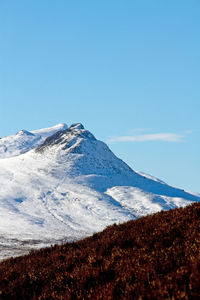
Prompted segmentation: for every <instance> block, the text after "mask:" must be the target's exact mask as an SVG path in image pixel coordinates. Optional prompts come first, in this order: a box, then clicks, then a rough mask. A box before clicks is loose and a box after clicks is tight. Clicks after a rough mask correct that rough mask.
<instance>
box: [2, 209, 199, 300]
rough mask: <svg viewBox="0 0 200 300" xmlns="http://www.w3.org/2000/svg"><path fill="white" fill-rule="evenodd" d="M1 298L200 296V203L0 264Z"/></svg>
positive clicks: (153, 297) (160, 213)
mask: <svg viewBox="0 0 200 300" xmlns="http://www.w3.org/2000/svg"><path fill="white" fill-rule="evenodd" d="M0 274H1V280H0V297H1V299H200V281H199V278H200V204H199V203H196V204H193V205H191V206H188V207H186V208H179V209H174V210H170V211H166V212H159V213H156V214H155V215H151V216H146V217H143V218H140V219H138V220H136V221H129V222H127V223H124V224H122V225H113V226H109V227H108V228H107V229H106V230H104V231H103V232H101V233H97V234H94V235H93V236H92V237H89V238H86V239H84V240H82V241H79V242H75V243H71V244H70V243H68V244H65V245H60V246H58V245H57V246H54V247H51V248H46V249H41V250H39V251H36V252H31V254H30V255H28V256H24V257H19V258H15V259H9V260H7V261H3V262H2V263H1V264H0Z"/></svg>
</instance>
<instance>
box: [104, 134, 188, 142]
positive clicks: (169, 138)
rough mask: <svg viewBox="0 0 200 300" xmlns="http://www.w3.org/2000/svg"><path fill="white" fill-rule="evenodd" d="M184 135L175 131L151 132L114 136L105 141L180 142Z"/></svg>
mask: <svg viewBox="0 0 200 300" xmlns="http://www.w3.org/2000/svg"><path fill="white" fill-rule="evenodd" d="M183 138H184V136H183V135H181V134H177V133H151V134H137V135H127V136H116V137H113V138H110V139H109V140H108V141H107V142H108V143H114V142H146V141H164V142H182V141H183Z"/></svg>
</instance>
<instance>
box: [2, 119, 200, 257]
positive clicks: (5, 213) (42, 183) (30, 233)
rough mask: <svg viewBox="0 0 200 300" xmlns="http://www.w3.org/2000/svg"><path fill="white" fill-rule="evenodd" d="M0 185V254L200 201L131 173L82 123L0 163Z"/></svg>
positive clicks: (78, 236) (58, 132)
mask: <svg viewBox="0 0 200 300" xmlns="http://www.w3.org/2000/svg"><path fill="white" fill-rule="evenodd" d="M31 134H36V132H34V133H33V132H31ZM40 134H41V131H40ZM0 182H1V185H0V250H1V254H0V257H6V256H10V255H11V253H12V255H13V254H14V255H17V254H18V252H17V251H20V253H21V251H25V249H29V248H30V247H31V248H32V247H34V246H37V247H42V246H44V245H49V244H52V243H55V242H59V241H62V240H74V239H78V238H82V237H85V236H87V235H90V234H92V233H93V232H96V231H100V230H102V229H104V228H105V227H106V226H107V225H109V224H112V223H115V222H116V223H119V222H124V221H127V220H129V219H134V218H136V217H140V216H143V215H146V214H149V213H154V212H157V211H159V210H161V209H170V208H175V207H180V206H185V205H187V204H189V203H191V202H193V201H199V200H200V197H198V196H195V195H193V194H190V193H187V192H185V191H183V190H180V189H176V188H173V187H171V186H168V185H167V184H165V183H164V182H162V181H159V180H157V179H154V178H153V177H146V176H143V175H140V174H139V173H136V172H134V171H133V170H132V169H131V168H130V167H129V166H128V165H127V164H126V163H124V162H123V161H122V160H120V159H119V158H117V157H116V156H115V155H114V154H113V153H112V151H111V150H110V149H109V148H108V146H107V145H106V144H105V143H103V142H101V141H98V140H96V138H95V137H94V136H93V135H92V134H91V133H90V132H89V131H87V130H85V129H84V127H83V125H82V124H80V123H78V124H73V125H72V126H70V128H69V129H64V128H63V130H62V131H57V132H56V133H54V134H53V135H51V136H49V137H47V138H46V140H45V141H44V143H43V144H40V145H39V146H38V147H36V148H34V149H32V150H30V151H27V152H26V153H24V154H21V155H18V156H15V157H10V158H4V159H0ZM13 244H14V245H15V251H14V250H13ZM10 249H12V250H10Z"/></svg>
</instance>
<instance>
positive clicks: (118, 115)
mask: <svg viewBox="0 0 200 300" xmlns="http://www.w3.org/2000/svg"><path fill="white" fill-rule="evenodd" d="M199 15H200V1H198V0H191V1H188V0H176V1H174V0H168V1H159V0H152V1H149V0H126V1H119V0H115V1H113V0H109V1H108V0H101V1H97V0H85V1H82V0H76V1H72V0H71V1H68V0H59V1H53V0H42V1H41V0H29V1H27V0H17V1H15V0H0V136H6V135H9V134H12V133H15V132H17V131H19V130H20V129H27V130H32V129H37V128H42V127H48V126H52V125H55V124H57V123H61V122H65V123H67V124H68V125H70V124H71V123H74V122H82V123H83V124H84V125H85V127H86V128H87V129H89V130H90V131H91V132H92V133H93V134H94V135H95V136H96V137H97V138H98V139H101V140H104V141H107V142H108V144H109V146H110V148H111V149H112V150H113V151H114V153H115V154H116V155H118V156H119V157H120V158H122V159H123V160H124V161H126V162H127V163H128V164H129V165H130V166H131V167H133V168H134V169H135V170H140V171H144V172H146V173H150V174H152V175H154V176H156V177H158V178H160V179H162V180H164V181H166V182H167V183H169V184H172V185H174V186H178V187H180V188H184V189H187V190H191V191H194V192H200V184H199V182H200V180H199V177H200V176H199V166H200V159H199V156H200V155H199V152H200V151H199V150H200V118H199V115H200V113H199V112H200V18H199Z"/></svg>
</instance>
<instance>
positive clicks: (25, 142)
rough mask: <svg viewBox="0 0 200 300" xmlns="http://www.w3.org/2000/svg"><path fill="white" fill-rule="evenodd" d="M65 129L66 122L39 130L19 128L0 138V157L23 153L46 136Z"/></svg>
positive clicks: (40, 142)
mask: <svg viewBox="0 0 200 300" xmlns="http://www.w3.org/2000/svg"><path fill="white" fill-rule="evenodd" d="M65 129H67V125H66V124H57V125H56V126H54V127H50V128H44V129H39V130H33V131H27V130H21V131H19V132H18V133H16V134H15V135H10V136H7V137H3V138H1V139H0V159H1V158H8V157H13V156H17V155H20V154H22V153H25V152H27V151H29V150H31V149H33V148H35V147H36V146H39V145H40V144H42V143H43V142H44V141H45V139H46V138H47V137H48V136H50V135H52V134H54V133H56V132H57V131H60V130H65Z"/></svg>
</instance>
